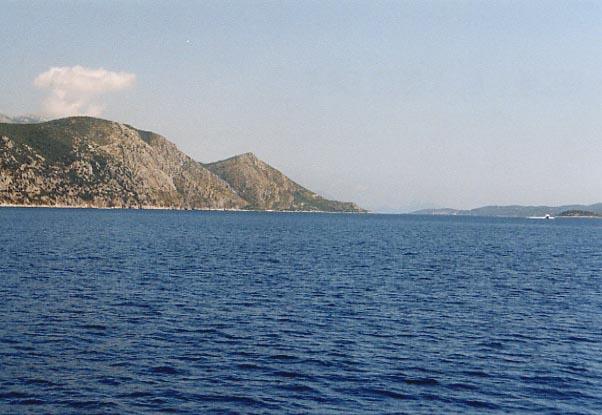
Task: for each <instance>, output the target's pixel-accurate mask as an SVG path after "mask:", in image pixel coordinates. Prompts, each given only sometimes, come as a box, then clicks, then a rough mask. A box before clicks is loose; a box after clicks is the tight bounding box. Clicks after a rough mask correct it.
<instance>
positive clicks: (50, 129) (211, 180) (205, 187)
mask: <svg viewBox="0 0 602 415" xmlns="http://www.w3.org/2000/svg"><path fill="white" fill-rule="evenodd" d="M0 136H2V138H1V139H0V172H1V179H0V202H1V203H10V204H24V205H51V206H52V205H69V206H94V207H144V206H157V207H166V208H167V207H170V208H242V207H244V206H245V205H246V204H247V203H246V201H244V200H243V199H241V198H240V197H239V196H238V195H237V194H236V193H235V192H234V191H233V190H232V189H231V188H230V186H229V185H228V184H227V183H225V182H224V181H223V180H221V179H220V178H219V177H217V176H215V175H214V174H213V173H211V172H210V171H208V170H207V169H205V168H204V167H203V166H201V165H199V164H198V163H197V162H195V161H194V160H192V159H191V158H190V157H188V156H186V155H185V154H184V153H182V152H181V151H179V150H178V149H177V148H176V146H175V145H174V144H172V143H170V142H169V141H167V140H166V139H165V138H163V137H161V136H159V135H156V134H153V133H148V132H143V131H139V130H136V129H134V128H132V127H129V126H127V125H123V124H118V123H114V122H110V121H104V120H98V119H94V118H88V117H73V118H66V119H62V120H56V121H51V122H47V123H42V124H30V125H16V124H0Z"/></svg>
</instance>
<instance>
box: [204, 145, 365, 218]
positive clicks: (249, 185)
mask: <svg viewBox="0 0 602 415" xmlns="http://www.w3.org/2000/svg"><path fill="white" fill-rule="evenodd" d="M205 167H207V168H208V169H209V170H211V171H212V172H213V173H215V174H216V175H218V176H219V177H220V178H221V179H223V180H224V181H225V182H227V183H228V184H229V185H230V186H231V187H232V188H233V189H234V190H235V191H236V192H237V193H238V194H239V195H240V196H241V197H242V198H244V199H245V200H247V201H248V202H249V207H250V208H253V209H260V210H322V211H329V212H363V211H364V210H363V209H361V208H359V207H358V206H356V205H355V204H353V203H348V202H337V201H333V200H328V199H324V198H323V197H321V196H319V195H317V194H316V193H314V192H312V191H310V190H308V189H306V188H304V187H303V186H301V185H299V184H297V183H295V182H294V181H292V180H291V179H289V178H288V177H286V176H285V175H284V174H282V173H281V172H280V171H278V170H276V169H275V168H273V167H271V166H270V165H268V164H267V163H265V162H263V161H261V160H259V159H258V158H257V157H255V155H254V154H253V153H245V154H241V155H239V156H234V157H231V158H229V159H226V160H222V161H218V162H215V163H210V164H206V165H205Z"/></svg>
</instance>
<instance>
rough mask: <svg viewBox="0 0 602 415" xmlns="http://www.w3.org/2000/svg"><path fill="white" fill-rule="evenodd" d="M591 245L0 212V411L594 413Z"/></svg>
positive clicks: (297, 217)
mask: <svg viewBox="0 0 602 415" xmlns="http://www.w3.org/2000/svg"><path fill="white" fill-rule="evenodd" d="M601 235H602V221H600V220H587V219H583V220H571V219H568V220H561V219H557V220H555V221H532V220H527V219H495V218H469V217H467V218H460V217H412V216H386V215H342V214H341V215H328V214H289V213H240V212H239V213H217V212H168V211H101V210H71V209H69V210H60V209H0V281H1V284H0V296H1V298H2V301H1V302H0V316H1V317H0V368H1V370H0V412H2V413H16V414H21V413H23V414H25V413H49V414H69V413H72V414H81V413H103V414H110V413H113V414H123V413H131V414H151V413H167V412H171V413H180V414H199V413H263V414H281V413H315V414H324V413H348V414H354V413H358V414H359V413H383V412H387V413H423V414H430V413H473V414H482V413H515V414H521V413H525V414H526V413H557V414H596V413H600V411H601V410H602V398H600V391H601V390H602V335H601V333H600V327H602V317H601V314H600V310H601V309H602V292H601V291H602V290H601V287H602V284H601V281H600V270H601V269H602V255H601V254H600V250H599V247H600V246H602V237H601Z"/></svg>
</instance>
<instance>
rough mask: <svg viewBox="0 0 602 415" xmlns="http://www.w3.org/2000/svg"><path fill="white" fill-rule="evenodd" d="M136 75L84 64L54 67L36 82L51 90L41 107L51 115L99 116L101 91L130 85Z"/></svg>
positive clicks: (40, 86) (35, 82)
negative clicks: (92, 67)
mask: <svg viewBox="0 0 602 415" xmlns="http://www.w3.org/2000/svg"><path fill="white" fill-rule="evenodd" d="M135 81H136V75H134V74H132V73H127V72H112V71H107V70H106V69H102V68H99V69H91V68H85V67H83V66H79V65H77V66H71V67H68V66H63V67H53V68H50V69H48V70H47V71H46V72H43V73H41V74H39V75H38V76H37V77H36V79H35V80H34V85H35V86H37V87H38V88H41V89H46V90H48V91H49V92H48V96H46V97H45V98H44V100H43V101H42V111H43V112H44V114H45V115H46V116H48V117H65V116H70V115H91V116H98V115H100V114H102V112H103V111H104V108H105V107H104V105H103V104H102V102H101V101H100V98H101V96H102V95H104V94H106V93H108V92H113V91H119V90H123V89H126V88H129V87H131V86H132V85H133V84H134V82H135Z"/></svg>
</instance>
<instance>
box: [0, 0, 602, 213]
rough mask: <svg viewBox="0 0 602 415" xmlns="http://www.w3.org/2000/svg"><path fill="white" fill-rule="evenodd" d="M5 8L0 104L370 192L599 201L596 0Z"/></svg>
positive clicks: (401, 197)
mask: <svg viewBox="0 0 602 415" xmlns="http://www.w3.org/2000/svg"><path fill="white" fill-rule="evenodd" d="M0 10H2V13H1V14H0V45H1V46H2V48H1V51H2V64H1V65H0V113H7V114H10V115H17V114H22V113H39V112H45V113H46V114H48V115H52V116H57V115H60V113H61V112H84V113H90V114H95V115H100V116H102V117H104V118H108V119H113V120H117V121H123V122H127V123H129V124H132V125H134V126H136V127H138V128H142V129H149V130H153V131H156V132H158V133H160V134H162V135H164V136H166V137H167V138H169V139H170V140H172V141H174V142H175V143H176V144H177V145H178V146H179V147H180V148H181V149H182V150H184V151H185V152H187V153H188V154H190V155H191V156H193V157H194V158H196V159H198V160H200V161H204V162H206V161H213V160H217V159H221V158H226V157H228V156H230V155H233V154H236V153H242V152H246V151H253V152H255V153H256V154H257V155H258V156H259V157H260V158H262V159H264V160H266V161H267V162H269V163H270V164H272V165H274V166H275V167H277V168H280V169H282V170H283V171H284V172H285V173H286V174H288V175H289V176H290V177H291V178H293V179H295V180H296V181H298V182H300V183H301V184H303V185H306V186H308V187H309V188H311V189H313V190H317V191H319V192H321V193H323V194H325V195H327V196H329V197H335V198H339V199H344V200H353V201H355V202H357V203H359V204H361V205H362V206H364V207H367V208H371V209H387V210H406V209H414V208H421V207H443V206H446V207H447V206H449V207H456V208H467V207H475V206H479V205H483V204H512V203H518V204H562V203H573V202H575V203H593V202H600V201H602V1H590V2H581V1H572V0H571V1H564V2H560V1H556V2H555V1H543V2H537V1H532V0H528V1H527V0H525V1H499V2H494V1H449V0H448V1H426V0H425V1H416V2H411V1H390V2H389V1H381V2H379V1H324V0H321V1H290V2H289V1H270V2H255V1H242V0H240V1H230V2H225V1H215V2H200V1H198V2H189V3H186V2H183V1H178V2H151V1H140V2H133V1H102V2H101V1H98V2H66V1H65V2H42V1H38V2H33V3H28V2H26V1H12V2H6V1H4V2H2V4H1V7H0ZM52 68H54V69H52ZM102 69H104V71H103V70H102ZM91 85H92V86H91Z"/></svg>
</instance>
